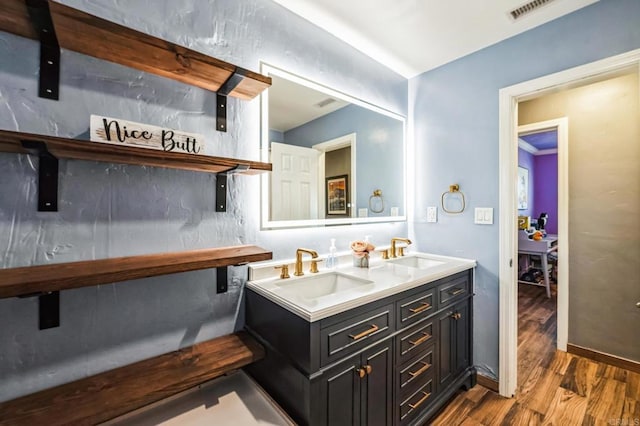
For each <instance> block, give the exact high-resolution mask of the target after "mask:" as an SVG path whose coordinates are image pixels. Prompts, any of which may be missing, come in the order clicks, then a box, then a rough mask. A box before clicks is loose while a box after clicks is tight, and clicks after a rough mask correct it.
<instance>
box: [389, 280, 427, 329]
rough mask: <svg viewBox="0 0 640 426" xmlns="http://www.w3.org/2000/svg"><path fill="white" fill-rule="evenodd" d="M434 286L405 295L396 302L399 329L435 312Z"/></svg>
mask: <svg viewBox="0 0 640 426" xmlns="http://www.w3.org/2000/svg"><path fill="white" fill-rule="evenodd" d="M434 294H435V288H430V289H429V290H425V291H423V292H421V293H417V294H414V295H412V296H409V297H405V298H404V299H402V300H399V301H398V302H396V310H397V311H398V329H399V330H401V329H403V328H405V327H407V326H409V325H411V324H413V323H415V322H418V321H420V320H421V319H423V318H426V317H428V316H429V315H431V314H432V313H433V312H435V297H434Z"/></svg>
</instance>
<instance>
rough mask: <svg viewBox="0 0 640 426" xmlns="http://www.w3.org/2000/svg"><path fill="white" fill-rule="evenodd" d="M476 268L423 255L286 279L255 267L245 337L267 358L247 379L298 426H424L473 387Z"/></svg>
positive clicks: (468, 262) (251, 368)
mask: <svg viewBox="0 0 640 426" xmlns="http://www.w3.org/2000/svg"><path fill="white" fill-rule="evenodd" d="M344 263H345V262H344V261H343V262H342V265H344ZM475 265H476V264H475V261H472V260H467V259H459V258H450V257H444V256H435V255H427V254H420V253H416V254H412V255H410V256H407V257H401V258H397V259H391V260H376V261H374V262H372V264H371V267H370V268H355V267H352V266H340V267H339V268H338V269H334V270H324V271H321V272H320V273H316V274H310V273H309V272H306V271H308V268H307V269H305V275H304V276H302V277H292V278H288V279H281V278H278V277H277V276H276V277H265V275H267V274H268V273H269V271H273V269H274V266H275V264H273V263H269V264H264V265H263V266H258V267H251V272H250V274H251V275H250V276H251V277H252V279H251V280H250V281H249V282H248V283H247V286H246V294H245V302H246V328H247V330H248V331H249V332H250V333H251V334H253V335H254V336H255V337H256V338H257V339H258V340H259V341H260V342H261V343H263V345H264V346H265V349H266V356H265V358H264V359H263V360H262V361H259V362H257V363H254V364H252V365H251V366H249V367H248V368H247V371H248V372H249V373H250V374H251V375H252V376H253V377H254V378H255V379H256V380H257V381H258V382H259V383H260V384H261V385H262V386H263V387H264V388H265V389H266V390H267V391H268V392H269V394H270V395H271V396H272V397H273V398H274V399H275V400H276V401H277V402H278V403H279V404H280V405H281V406H282V407H283V408H284V409H285V410H287V412H288V413H289V415H290V416H292V417H293V418H294V420H296V421H297V422H299V423H300V424H309V425H331V426H334V425H342V424H344V425H354V424H362V425H392V424H393V425H410V424H423V423H425V421H427V420H428V419H429V418H430V417H432V416H433V415H434V414H435V413H436V412H437V411H438V410H439V409H440V408H441V407H442V406H443V404H445V403H446V402H447V401H448V400H449V399H450V398H451V396H452V395H453V394H454V393H455V391H456V390H457V389H458V388H460V387H461V386H464V387H466V388H470V387H473V386H474V385H475V380H476V372H475V369H474V367H473V365H472V317H473V312H472V311H473V305H472V297H473V268H474V267H475Z"/></svg>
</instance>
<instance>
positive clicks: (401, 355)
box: [396, 320, 434, 365]
mask: <svg viewBox="0 0 640 426" xmlns="http://www.w3.org/2000/svg"><path fill="white" fill-rule="evenodd" d="M396 342H397V352H396V363H397V364H398V365H401V364H404V363H405V362H407V361H408V360H409V359H411V358H413V357H414V356H416V355H418V354H420V353H422V352H424V351H426V350H427V348H428V347H429V346H430V345H431V344H432V343H433V342H434V339H433V321H432V320H428V321H426V322H424V324H418V325H416V326H415V327H411V329H410V330H407V331H405V332H403V333H401V334H399V335H398V337H397V341H396Z"/></svg>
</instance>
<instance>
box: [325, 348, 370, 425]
mask: <svg viewBox="0 0 640 426" xmlns="http://www.w3.org/2000/svg"><path fill="white" fill-rule="evenodd" d="M360 359H361V357H360V355H356V356H353V357H351V358H349V359H347V360H345V361H344V362H341V363H340V364H338V365H336V366H335V367H332V368H331V369H329V370H328V371H327V372H326V373H324V374H323V376H326V378H323V379H322V386H323V388H324V389H323V398H324V400H325V403H326V405H325V415H324V416H323V417H324V418H325V419H326V422H324V421H323V423H324V424H326V425H330V426H333V425H345V426H346V425H348V426H353V425H358V424H360V400H361V393H360V388H361V383H360V382H361V381H362V380H363V379H362V378H360V375H359V374H358V372H359V370H360V368H361V367H362V365H361V362H360Z"/></svg>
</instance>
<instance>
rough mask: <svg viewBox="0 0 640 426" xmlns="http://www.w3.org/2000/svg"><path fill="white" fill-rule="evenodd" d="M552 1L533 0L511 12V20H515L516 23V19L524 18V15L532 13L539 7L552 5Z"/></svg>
mask: <svg viewBox="0 0 640 426" xmlns="http://www.w3.org/2000/svg"><path fill="white" fill-rule="evenodd" d="M552 1H553V0H533V1H530V2H529V3H527V4H525V5H522V6H520V7H519V8H517V9H513V10H512V11H511V12H509V15H511V18H513V20H514V21H515V20H516V19H519V18H522V17H523V16H524V15H526V14H528V13H531V12H533V11H534V10H536V9H538V8H539V7H541V6H544V5H545V4H548V3H551V2H552Z"/></svg>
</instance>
